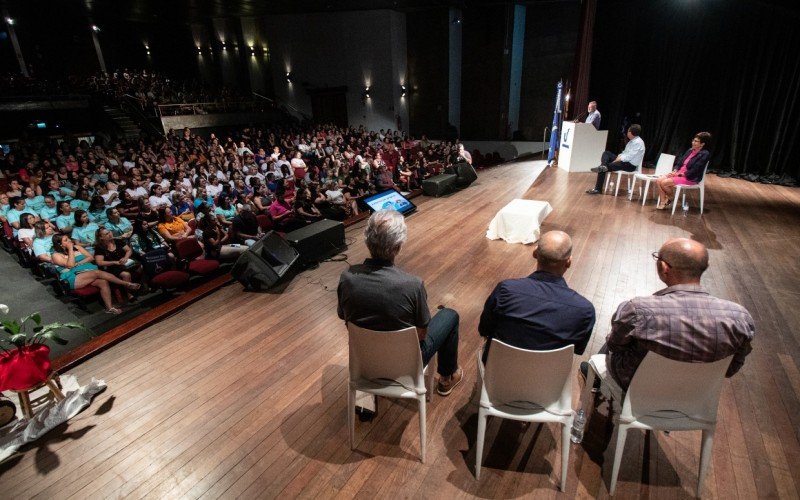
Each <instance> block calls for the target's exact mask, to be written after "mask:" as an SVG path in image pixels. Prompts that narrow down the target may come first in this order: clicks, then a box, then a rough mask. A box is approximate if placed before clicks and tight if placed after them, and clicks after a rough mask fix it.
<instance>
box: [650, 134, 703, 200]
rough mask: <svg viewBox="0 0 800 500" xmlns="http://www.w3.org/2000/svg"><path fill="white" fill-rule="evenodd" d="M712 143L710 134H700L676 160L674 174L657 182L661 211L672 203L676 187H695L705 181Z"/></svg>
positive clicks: (665, 176)
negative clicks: (709, 149)
mask: <svg viewBox="0 0 800 500" xmlns="http://www.w3.org/2000/svg"><path fill="white" fill-rule="evenodd" d="M710 141H711V134H709V133H708V132H698V133H697V134H696V135H695V136H694V138H693V139H692V147H691V148H689V151H687V152H685V153H683V156H681V157H680V158H676V159H675V165H674V167H673V168H672V172H670V173H668V174H666V175H662V176H661V177H659V178H658V180H656V186H657V187H658V205H657V206H656V208H657V209H659V210H664V209H666V208H667V207H669V206H670V204H671V203H672V196H673V195H674V194H675V186H676V185H683V186H694V185H696V184H697V183H698V182H700V181H701V180H703V173H704V172H705V169H706V163H708V159H709V157H710V156H711V154H710V153H709V152H708V149H706V148H707V147H708V143H709V142H710Z"/></svg>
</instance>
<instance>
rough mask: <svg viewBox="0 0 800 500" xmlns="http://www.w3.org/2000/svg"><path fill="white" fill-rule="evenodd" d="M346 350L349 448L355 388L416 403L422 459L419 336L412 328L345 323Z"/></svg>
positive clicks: (422, 374) (431, 373)
mask: <svg viewBox="0 0 800 500" xmlns="http://www.w3.org/2000/svg"><path fill="white" fill-rule="evenodd" d="M347 332H348V338H349V351H350V363H349V365H350V367H349V368H350V384H349V388H348V391H347V424H348V427H349V429H350V449H355V418H354V417H355V406H356V391H362V392H366V393H369V394H373V395H375V396H384V397H388V398H406V399H416V400H417V401H418V402H419V434H420V455H421V457H422V462H423V463H424V462H425V401H426V399H427V397H426V395H427V394H429V392H428V390H427V388H426V386H425V381H426V379H425V370H426V368H427V367H424V366H423V365H422V353H421V352H420V349H419V337H418V336H417V329H416V328H414V327H409V328H405V329H403V330H396V331H390V332H378V331H374V330H367V329H366V328H360V327H358V326H356V325H354V324H352V323H348V324H347ZM435 364H436V356H434V358H433V359H432V360H431V362H430V363H428V366H429V367H431V369H430V370H428V371H429V377H428V381H429V385H430V386H431V390H432V389H433V377H434V373H435V372H436V370H435Z"/></svg>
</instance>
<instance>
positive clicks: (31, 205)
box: [23, 186, 44, 213]
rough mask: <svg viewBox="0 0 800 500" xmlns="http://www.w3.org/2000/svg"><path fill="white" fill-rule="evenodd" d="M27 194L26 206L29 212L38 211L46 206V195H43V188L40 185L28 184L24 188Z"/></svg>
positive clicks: (24, 192) (25, 194)
mask: <svg viewBox="0 0 800 500" xmlns="http://www.w3.org/2000/svg"><path fill="white" fill-rule="evenodd" d="M23 195H24V196H25V208H26V209H27V210H26V211H27V212H30V213H38V212H39V210H41V209H42V208H43V207H44V196H42V188H40V187H39V186H36V187H35V188H34V187H31V186H27V187H26V188H25V189H24V190H23Z"/></svg>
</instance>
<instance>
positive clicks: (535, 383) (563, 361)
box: [475, 339, 575, 491]
mask: <svg viewBox="0 0 800 500" xmlns="http://www.w3.org/2000/svg"><path fill="white" fill-rule="evenodd" d="M574 351H575V346H572V345H569V346H566V347H562V348H561V349H555V350H552V351H529V350H526V349H520V348H517V347H512V346H510V345H508V344H504V343H503V342H500V341H499V340H497V339H493V340H492V344H491V347H490V348H489V357H488V358H487V360H486V367H485V369H484V366H483V363H482V361H481V354H482V350H479V351H478V372H479V373H480V375H481V402H480V409H479V410H478V440H477V442H476V445H477V446H476V450H475V479H480V476H481V461H482V459H483V441H484V436H485V435H486V419H487V417H489V416H493V417H500V418H509V419H512V420H521V421H523V422H555V423H559V424H561V491H564V490H565V488H566V485H567V464H568V463H569V435H570V429H571V427H572V417H573V411H572V377H571V371H572V354H573V352H574Z"/></svg>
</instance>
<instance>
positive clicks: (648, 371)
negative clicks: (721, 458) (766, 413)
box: [581, 352, 733, 497]
mask: <svg viewBox="0 0 800 500" xmlns="http://www.w3.org/2000/svg"><path fill="white" fill-rule="evenodd" d="M732 358H733V356H729V357H727V358H724V359H721V360H719V361H714V362H713V363H687V362H683V361H674V360H671V359H668V358H665V357H664V356H660V355H658V354H656V353H654V352H648V353H647V355H646V356H645V358H644V360H642V363H641V364H640V365H639V368H637V370H636V373H635V374H634V376H633V380H632V381H631V385H630V387H628V392H627V393H625V394H623V393H622V389H620V387H619V386H618V385H617V384H616V382H615V381H614V380H613V378H612V377H611V376H609V375H608V374H607V371H606V355H605V354H595V355H594V356H592V357H591V358H590V359H589V367H590V368H591V369H590V370H589V373H588V375H587V377H586V386H585V387H584V391H583V396H582V397H581V401H582V405H583V407H584V408H589V399H590V396H591V388H592V385H593V384H594V378H595V375H597V376H599V377H600V380H601V381H602V384H601V392H603V393H604V394H605V395H606V396H610V398H611V399H612V403H613V402H614V401H615V402H616V404H617V407H618V405H619V402H620V401H623V403H622V408H621V410H619V411H614V414H615V415H619V416H618V417H616V418H615V420H616V425H617V432H618V435H617V444H616V449H615V450H614V465H613V468H612V470H611V485H610V487H609V491H608V493H609V495H613V494H614V491H615V490H616V487H617V475H618V474H619V466H620V463H621V462H622V453H623V451H624V449H625V440H626V437H627V434H628V429H644V430H661V431H673V430H674V431H690V430H702V431H703V442H702V447H701V449H700V470H699V473H698V479H697V496H698V497H699V496H700V493H701V491H702V490H703V479H705V475H706V472H707V470H708V464H709V462H710V461H711V450H712V448H713V443H714V431H715V430H716V427H717V407H718V406H719V396H720V391H721V390H722V380H723V379H724V378H725V372H726V371H727V370H728V366H729V365H730V364H731V359H732ZM623 398H624V400H623Z"/></svg>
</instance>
